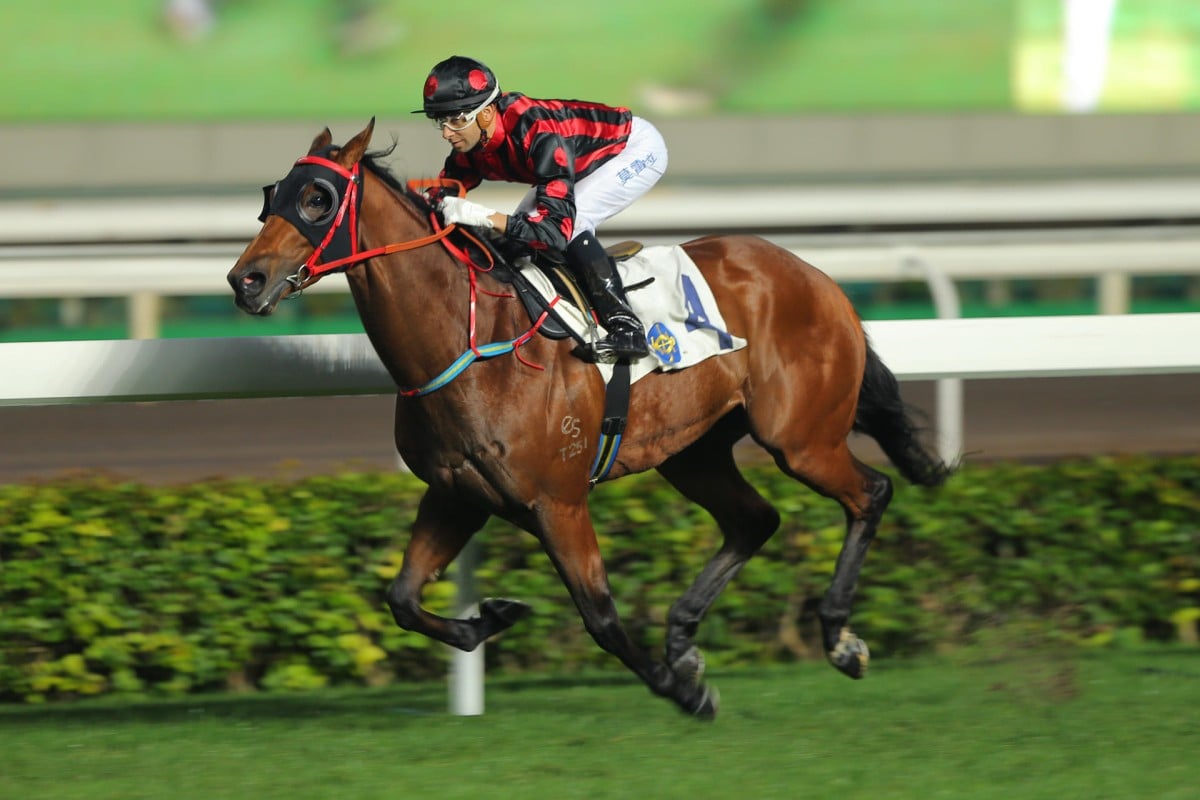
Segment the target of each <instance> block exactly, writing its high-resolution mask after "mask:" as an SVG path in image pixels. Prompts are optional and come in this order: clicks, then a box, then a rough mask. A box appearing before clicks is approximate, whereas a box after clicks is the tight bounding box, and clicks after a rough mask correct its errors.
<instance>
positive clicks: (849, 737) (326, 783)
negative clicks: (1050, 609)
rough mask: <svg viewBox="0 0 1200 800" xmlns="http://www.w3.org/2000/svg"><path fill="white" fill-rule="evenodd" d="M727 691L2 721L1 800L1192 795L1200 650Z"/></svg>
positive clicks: (407, 691)
mask: <svg viewBox="0 0 1200 800" xmlns="http://www.w3.org/2000/svg"><path fill="white" fill-rule="evenodd" d="M1013 652H1015V653H1017V655H1015V656H1014V657H1012V658H1010V659H1008V660H997V659H996V658H985V657H980V658H971V657H966V656H959V657H955V658H952V659H942V660H925V661H919V662H905V661H897V660H889V661H884V662H881V663H878V664H877V665H876V666H875V667H874V668H873V672H872V674H871V675H870V676H869V677H868V679H867V680H865V681H862V682H859V683H851V682H849V681H847V680H845V679H844V678H842V677H841V676H839V675H836V674H835V673H834V672H833V671H831V670H830V669H829V668H828V667H826V666H825V665H823V664H800V665H794V666H789V667H780V668H770V669H763V670H754V671H738V672H731V673H723V674H717V675H714V676H711V677H712V679H713V680H714V682H715V683H717V684H718V685H719V686H720V688H721V690H722V697H723V709H722V712H721V716H720V717H719V718H718V720H717V721H716V722H715V723H712V724H705V723H699V722H696V721H693V720H690V719H688V718H686V717H684V716H682V715H680V714H678V713H677V712H675V711H674V710H673V709H672V708H671V707H669V706H668V705H667V704H666V703H664V702H662V701H659V700H656V699H652V698H651V697H650V696H649V695H648V694H647V693H646V691H645V689H643V688H642V687H641V686H640V685H638V684H635V683H634V682H633V681H631V680H630V679H628V678H626V677H625V675H624V674H623V673H604V674H592V675H587V676H582V677H578V678H574V677H572V678H563V679H559V680H552V679H522V680H513V679H509V680H493V681H491V682H490V683H489V687H488V698H487V700H488V711H487V714H485V715H484V716H482V717H477V718H456V717H451V716H448V715H447V714H446V713H445V711H444V707H445V697H444V691H445V690H444V687H442V686H441V685H420V686H403V687H393V688H388V689H381V690H371V691H366V690H341V691H325V692H320V693H316V694H306V695H292V696H241V697H201V698H189V699H185V700H178V701H170V702H146V703H140V704H133V705H130V704H115V703H110V702H103V703H77V704H73V705H61V706H53V707H8V708H4V709H0V797H13V798H17V797H20V798H23V800H37V799H38V798H55V800H71V799H72V798H78V799H80V800H84V799H87V800H92V799H94V798H123V800H133V799H134V798H172V800H183V799H185V798H217V797H220V798H256V799H257V800H261V799H262V798H273V797H286V798H289V800H305V799H306V798H334V797H338V798H362V799H365V798H385V797H386V798H397V797H436V798H439V799H445V800H449V799H450V798H490V797H519V798H589V799H592V800H594V799H595V798H630V797H638V798H674V797H679V798H689V800H693V799H694V798H725V797H729V798H796V797H808V798H822V797H836V798H842V799H845V798H860V797H861V798H873V799H876V798H881V797H886V798H922V800H925V799H927V798H943V797H945V798H1005V800H1009V799H1010V798H1025V799H1031V798H1053V800H1070V798H1088V799H1089V800H1098V799H1099V798H1139V797H1154V798H1156V799H1157V800H1171V798H1180V799H1181V800H1182V798H1185V797H1186V798H1191V797H1194V764H1195V757H1196V753H1197V752H1200V722H1198V721H1197V718H1196V715H1195V701H1196V698H1197V697H1198V696H1200V651H1197V650H1195V649H1190V650H1183V649H1171V650H1145V651H1140V652H1128V651H1125V652H1108V653H1103V654H1095V653H1090V654H1082V655H1067V654H1064V653H1055V652H1041V653H1038V654H1032V653H1022V651H1020V650H1019V648H1014V649H1013Z"/></svg>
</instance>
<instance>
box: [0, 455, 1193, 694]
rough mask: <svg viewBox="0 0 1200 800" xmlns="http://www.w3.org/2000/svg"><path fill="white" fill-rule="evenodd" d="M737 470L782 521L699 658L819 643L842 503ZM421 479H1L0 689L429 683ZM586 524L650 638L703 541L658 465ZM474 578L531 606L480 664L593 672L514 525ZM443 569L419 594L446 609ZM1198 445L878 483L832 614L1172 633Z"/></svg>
mask: <svg viewBox="0 0 1200 800" xmlns="http://www.w3.org/2000/svg"><path fill="white" fill-rule="evenodd" d="M746 472H747V476H748V477H749V479H750V480H751V482H753V483H754V484H755V485H756V487H758V488H759V490H760V491H761V492H762V493H763V494H764V495H765V496H766V497H767V498H768V499H770V500H771V501H772V502H773V503H774V504H775V505H776V507H777V508H778V509H779V510H780V512H781V513H782V515H783V525H782V526H781V528H780V530H779V532H778V533H777V534H776V535H775V536H774V537H773V538H772V540H771V541H770V542H768V544H767V545H766V547H765V548H764V549H763V551H762V553H760V554H759V556H758V557H756V558H755V559H753V560H752V561H751V562H750V564H749V565H748V566H747V567H746V569H745V570H744V571H743V572H742V574H741V575H740V576H739V577H738V578H737V579H736V580H735V581H734V583H733V584H731V586H730V587H729V589H727V590H726V592H725V593H724V595H722V597H721V599H720V600H719V601H718V603H717V605H716V606H715V607H714V609H713V611H712V613H711V614H710V616H709V618H708V619H707V620H706V621H705V623H704V625H703V626H702V627H701V634H700V642H701V644H702V647H703V648H704V650H705V654H706V656H707V658H708V661H709V663H710V664H715V665H724V664H746V663H761V662H767V661H778V660H787V659H796V658H821V657H823V654H822V652H821V647H820V644H819V638H818V636H817V624H816V620H815V608H816V604H817V602H818V601H819V599H820V596H821V593H822V592H823V591H824V588H825V586H826V584H827V582H828V580H829V577H830V575H831V573H832V570H833V565H834V560H835V558H836V555H837V552H838V549H839V547H840V545H841V539H842V535H843V523H842V514H841V510H840V509H839V508H838V507H837V506H836V504H834V503H833V502H832V501H829V500H825V499H823V498H821V497H818V496H817V495H815V494H813V493H812V492H810V491H808V490H807V489H805V488H804V487H802V486H800V485H799V484H797V483H795V482H793V481H791V480H789V479H787V478H785V477H784V476H782V475H781V474H780V473H778V472H777V471H776V470H775V469H774V468H772V467H768V466H765V465H755V466H752V467H749V468H747V470H746ZM421 492H422V486H421V484H420V482H419V481H417V480H416V479H414V478H412V477H411V476H407V475H403V474H394V473H379V474H375V473H370V474H346V475H337V476H332V477H320V478H311V479H305V480H299V481H282V480H280V481H265V482H260V481H250V480H221V481H212V482H207V483H201V484H197V485H191V486H184V487H151V486H146V485H141V484H137V483H132V482H124V481H115V480H111V479H105V478H101V477H92V478H76V479H64V480H60V481H53V482H47V483H39V484H33V485H5V486H0V699H3V700H8V701H20V700H23V701H41V700H46V699H56V698H70V697H77V696H82V695H97V694H102V693H126V694H148V693H154V694H180V693H185V692H198V691H206V690H217V689H230V688H233V689H261V690H295V689H306V688H314V687H320V686H324V685H328V684H346V683H360V684H368V685H378V684H382V683H387V682H389V681H394V680H416V679H428V678H433V677H436V676H439V675H442V674H444V671H445V667H446V659H447V657H448V653H447V651H446V649H445V648H444V647H443V646H442V645H439V644H436V643H434V642H432V641H430V640H428V639H426V638H425V637H422V636H419V635H416V634H412V633H408V632H405V631H401V630H399V629H398V628H396V626H395V625H394V623H393V622H392V620H391V616H390V614H389V612H388V610H387V607H386V605H385V604H384V593H385V589H386V587H387V584H388V581H389V580H390V579H391V577H392V576H393V575H394V574H395V572H396V571H397V569H398V568H399V565H400V563H401V558H402V552H403V545H404V542H405V541H406V538H407V534H406V531H407V527H408V525H409V524H410V522H411V520H412V518H413V516H414V513H415V509H416V506H417V501H418V499H419V497H420V495H421ZM592 509H593V516H594V519H595V522H596V527H597V530H598V531H599V532H600V541H601V547H602V549H603V551H604V553H605V558H606V560H607V563H608V567H609V570H610V577H611V582H612V586H613V591H614V594H615V595H616V597H617V601H618V606H619V608H620V609H621V612H622V615H623V617H624V619H625V622H626V625H627V626H628V627H629V629H630V631H631V633H632V634H633V635H634V637H635V638H637V639H638V640H639V641H640V642H641V643H642V644H644V645H645V646H646V647H648V648H654V649H658V648H660V647H661V642H662V635H663V625H664V621H665V618H666V612H667V609H668V607H669V606H670V604H671V602H672V601H673V600H674V599H675V598H676V597H677V596H678V595H679V593H680V592H682V590H683V589H684V588H685V586H686V585H687V584H688V583H689V582H690V581H691V579H692V578H693V577H694V576H695V574H696V573H697V572H698V571H699V570H700V567H701V566H702V564H703V563H704V561H705V560H706V559H707V558H708V557H709V555H710V554H711V553H712V552H713V551H714V549H715V548H716V546H717V545H718V543H719V534H718V532H717V531H716V530H715V527H714V525H713V524H712V521H711V519H710V518H709V517H708V516H707V515H706V514H705V513H704V512H702V511H701V510H699V509H698V508H697V507H695V506H693V505H691V504H689V503H687V502H686V501H684V500H683V499H682V498H681V497H680V496H679V495H678V494H676V493H675V492H674V491H673V490H672V489H670V488H669V487H668V486H667V485H666V484H665V483H664V482H663V481H662V480H661V479H660V478H658V477H657V476H656V475H653V474H650V475H639V476H633V477H630V478H626V479H624V480H621V481H618V482H615V483H613V484H606V485H603V486H601V487H599V488H598V489H597V490H596V492H595V493H594V494H593V498H592ZM481 537H482V542H483V551H484V556H483V563H482V564H481V566H480V568H479V570H478V573H477V577H478V582H479V585H480V587H481V590H482V591H483V592H484V593H486V594H491V595H497V596H507V597H515V598H520V599H522V600H525V601H526V602H529V603H530V604H531V605H533V607H534V609H535V612H536V613H535V614H534V615H533V616H532V617H530V618H529V619H527V620H524V621H523V622H521V623H520V624H519V625H518V626H516V627H514V628H513V629H511V630H510V631H507V632H506V633H505V634H503V635H502V636H500V637H498V638H497V639H495V640H493V641H492V642H490V643H489V645H488V648H487V662H488V669H489V670H490V671H493V672H505V673H510V674H511V673H515V672H518V671H524V670H553V671H559V670H565V669H570V668H577V667H580V666H601V665H603V666H612V665H614V664H615V662H613V661H612V659H611V658H610V657H609V656H607V655H605V654H604V653H603V652H602V651H600V650H599V648H597V647H596V646H595V645H594V644H593V643H592V641H591V640H590V638H588V636H587V634H586V632H585V631H584V629H583V625H582V623H581V622H580V620H579V618H578V615H577V614H576V612H575V610H574V608H573V607H572V606H571V605H570V602H569V599H568V598H567V596H566V592H565V590H564V589H563V587H562V585H561V584H560V582H559V580H558V577H557V575H556V574H555V572H554V571H553V569H552V568H551V567H550V564H549V562H548V560H547V559H546V557H545V556H544V555H543V554H542V553H541V551H540V549H539V547H538V546H537V544H536V542H535V541H534V540H533V538H532V537H530V536H528V535H527V534H524V533H522V532H520V531H516V530H515V529H513V528H511V527H510V526H507V525H505V524H501V523H495V522H494V523H492V524H489V526H488V527H487V528H486V529H485V530H484V531H483V532H482V534H481ZM453 594H454V589H453V583H452V581H450V580H446V579H443V580H441V581H439V582H437V583H434V584H432V585H430V586H429V587H428V589H427V592H426V605H427V606H428V607H429V608H430V609H431V610H433V611H435V612H438V613H450V607H451V606H452V600H453ZM1197 619H1200V456H1191V457H1170V458H1148V457H1128V458H1099V459H1087V460H1072V461H1063V462H1059V463H1053V464H1045V465H1024V464H1007V463H1000V464H988V465H970V464H968V465H967V466H965V467H964V468H963V469H961V470H960V472H959V473H958V474H956V475H955V476H954V477H953V478H952V479H951V480H950V482H949V483H948V484H947V485H946V486H944V487H942V488H941V489H937V490H928V489H920V488H916V487H912V486H909V485H907V484H905V483H903V482H902V481H901V480H899V479H897V492H896V496H895V498H894V500H893V501H892V505H891V508H890V510H889V512H888V513H887V515H885V518H884V521H883V524H882V525H881V528H880V531H879V536H878V538H877V539H876V542H875V544H874V546H873V548H872V551H871V553H870V555H869V556H868V559H867V563H866V566H865V568H864V570H863V574H862V577H861V580H860V584H859V597H858V601H857V604H856V607H855V613H854V617H853V622H854V625H855V628H856V630H857V631H858V632H859V633H860V634H861V635H862V636H863V637H864V638H865V639H866V640H867V641H868V642H869V643H870V645H871V648H872V652H873V654H875V655H877V656H880V655H882V656H885V657H886V656H888V655H893V654H906V653H919V652H925V651H929V650H932V649H935V648H945V647H955V646H959V645H963V644H967V643H970V642H972V641H976V640H978V639H979V637H981V636H985V635H987V632H988V631H995V630H997V629H1003V628H1004V627H1005V626H1019V627H1020V629H1021V630H1022V631H1025V632H1027V633H1028V634H1029V635H1038V636H1053V637H1054V638H1055V639H1059V640H1063V641H1069V642H1076V643H1080V644H1088V645H1106V644H1111V643H1113V642H1121V641H1125V640H1129V639H1142V638H1153V639H1162V640H1173V639H1182V640H1184V641H1187V642H1195V641H1196V624H1197Z"/></svg>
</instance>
